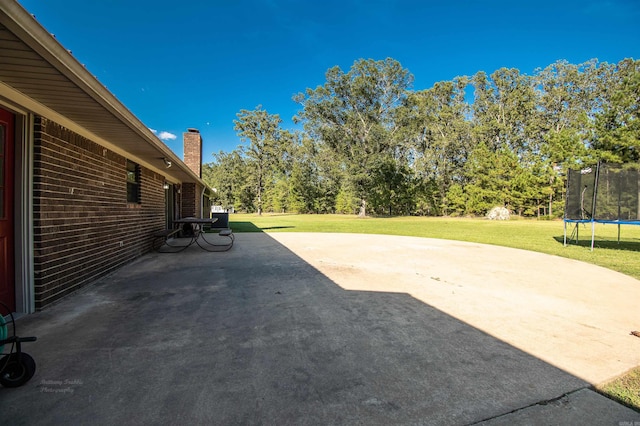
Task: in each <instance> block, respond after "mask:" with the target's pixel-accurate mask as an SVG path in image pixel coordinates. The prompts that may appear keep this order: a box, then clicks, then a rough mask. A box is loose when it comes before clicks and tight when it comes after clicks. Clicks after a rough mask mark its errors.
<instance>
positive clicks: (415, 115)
mask: <svg viewBox="0 0 640 426" xmlns="http://www.w3.org/2000/svg"><path fill="white" fill-rule="evenodd" d="M467 85H468V80H467V78H465V77H460V78H456V79H454V80H453V81H445V82H439V83H436V84H435V85H434V86H433V87H432V88H430V89H427V90H423V91H420V92H417V93H413V94H411V95H409V97H408V98H407V101H406V103H405V105H404V107H403V108H402V109H400V110H399V113H398V116H399V117H401V120H399V121H400V123H401V124H402V126H403V127H404V131H403V133H404V135H405V137H406V138H407V143H408V146H409V147H410V152H411V154H410V155H409V156H408V158H409V159H410V161H409V162H408V163H407V165H411V166H412V168H413V170H414V171H415V174H416V176H418V177H419V178H420V179H422V180H423V181H424V182H423V183H426V182H432V183H433V184H434V185H435V186H436V187H437V194H434V195H435V198H432V199H433V200H437V202H436V203H435V205H433V206H432V207H433V209H434V210H435V211H438V212H442V213H444V214H448V212H449V202H448V200H447V194H448V191H449V188H450V186H451V185H452V184H453V183H455V182H458V183H459V182H460V181H461V179H462V178H463V174H462V167H463V166H464V164H465V162H466V160H467V157H468V155H469V152H470V151H471V149H472V146H471V144H472V139H471V126H470V122H469V121H468V120H467V116H468V114H469V105H468V104H467V103H466V102H465V90H466V87H467ZM428 187H429V186H423V188H428Z"/></svg>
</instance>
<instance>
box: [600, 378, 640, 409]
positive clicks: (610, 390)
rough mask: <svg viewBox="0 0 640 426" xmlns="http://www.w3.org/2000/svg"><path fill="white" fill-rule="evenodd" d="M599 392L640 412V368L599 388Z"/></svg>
mask: <svg viewBox="0 0 640 426" xmlns="http://www.w3.org/2000/svg"><path fill="white" fill-rule="evenodd" d="M597 391H598V392H600V393H602V394H603V395H605V396H607V397H609V398H611V399H613V400H616V401H618V402H620V403H622V404H624V405H626V406H628V407H630V408H633V409H635V410H636V411H640V367H639V368H635V369H633V370H631V371H630V372H628V373H627V374H625V375H624V376H622V377H619V378H617V379H616V380H613V381H612V382H610V383H607V384H605V385H604V386H599V387H597Z"/></svg>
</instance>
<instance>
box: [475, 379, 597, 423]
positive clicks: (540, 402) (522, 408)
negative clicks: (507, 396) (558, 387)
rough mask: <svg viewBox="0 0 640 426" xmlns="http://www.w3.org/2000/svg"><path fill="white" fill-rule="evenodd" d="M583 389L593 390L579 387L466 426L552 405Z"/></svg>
mask: <svg viewBox="0 0 640 426" xmlns="http://www.w3.org/2000/svg"><path fill="white" fill-rule="evenodd" d="M584 389H588V390H593V387H592V386H590V385H588V386H584V387H581V388H578V389H574V390H572V391H569V392H566V393H563V394H562V395H560V396H558V397H555V398H551V399H544V400H542V401H538V402H534V403H533V404H529V405H526V406H524V407H520V408H516V409H515V410H511V411H509V412H507V413H502V414H499V415H497V416H493V417H487V418H486V419H482V420H479V421H477V422H473V423H469V424H468V425H467V426H473V425H478V424H480V423H483V422H488V421H490V420H494V419H499V418H500V417H504V416H508V415H510V414H514V413H517V412H519V411H522V410H526V409H527V408H531V407H535V406H536V405H548V404H552V403H554V402H556V401H559V400H561V399H562V398H565V397H567V396H570V395H573V394H574V393H577V392H580V391H582V390H584Z"/></svg>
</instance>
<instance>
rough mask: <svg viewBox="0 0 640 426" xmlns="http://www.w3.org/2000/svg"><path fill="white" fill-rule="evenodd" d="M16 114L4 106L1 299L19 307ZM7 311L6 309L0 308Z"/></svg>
mask: <svg viewBox="0 0 640 426" xmlns="http://www.w3.org/2000/svg"><path fill="white" fill-rule="evenodd" d="M13 135H14V116H13V114H11V113H10V112H9V111H6V110H4V109H2V108H0V302H2V303H4V304H5V305H7V306H9V308H10V309H11V311H15V309H16V303H15V302H16V301H15V283H14V266H13V256H14V254H13V145H14V140H13ZM0 312H2V314H3V315H4V314H6V312H4V309H2V310H0Z"/></svg>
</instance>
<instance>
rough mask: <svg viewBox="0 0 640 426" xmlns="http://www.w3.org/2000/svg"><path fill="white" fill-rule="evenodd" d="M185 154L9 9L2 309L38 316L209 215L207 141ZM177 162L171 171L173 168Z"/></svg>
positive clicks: (0, 115)
mask: <svg viewBox="0 0 640 426" xmlns="http://www.w3.org/2000/svg"><path fill="white" fill-rule="evenodd" d="M184 139H185V159H186V162H187V163H189V165H187V164H185V162H183V161H182V160H181V159H180V158H178V157H177V156H176V155H175V154H174V153H173V152H172V151H171V150H170V149H169V148H168V147H167V146H166V145H165V144H164V143H163V142H162V141H161V140H160V139H158V137H156V136H155V135H154V133H153V132H152V131H151V130H149V129H148V128H147V127H146V126H145V125H144V124H143V123H142V122H141V121H140V120H139V119H138V118H136V117H135V116H134V115H133V114H132V113H131V112H130V111H129V110H128V109H127V108H126V107H125V106H124V105H123V104H122V103H121V102H120V101H118V99H116V98H115V97H114V96H113V95H112V94H111V93H110V92H109V91H108V90H107V89H106V88H105V87H104V86H103V85H102V84H101V83H100V82H98V81H97V80H96V78H95V77H93V75H92V74H91V73H90V72H89V71H87V70H86V69H85V68H84V66H83V65H82V64H80V63H79V62H78V61H77V60H76V59H75V58H74V57H73V56H72V55H71V53H70V52H68V51H67V50H66V49H65V48H64V47H63V46H62V45H60V43H59V42H57V41H56V39H55V38H54V37H53V36H51V35H50V34H49V33H48V32H47V31H46V30H45V29H44V28H43V27H42V26H41V25H40V24H39V23H38V22H37V21H36V20H35V19H34V18H33V17H32V16H31V15H30V14H29V13H28V12H27V11H26V10H25V9H24V8H23V7H22V6H20V5H19V4H18V3H16V2H14V1H11V0H10V1H2V2H0V301H2V302H4V303H6V304H8V305H10V306H11V307H12V308H13V309H14V310H15V312H23V313H30V312H34V311H35V310H37V309H41V308H43V307H45V306H46V305H48V304H50V303H52V302H54V301H56V300H58V299H60V298H61V297H64V296H65V295H67V294H69V293H71V292H73V291H75V290H77V289H79V288H80V287H82V286H84V285H86V284H89V283H91V282H93V281H95V280H96V279H97V278H99V277H101V276H103V275H105V274H107V273H109V272H110V271H113V270H114V269H116V268H118V267H119V266H121V265H123V264H125V263H127V262H130V261H131V260H133V259H135V258H136V257H138V256H140V255H142V254H144V253H146V252H148V251H150V250H151V248H152V242H153V241H152V240H153V233H154V232H156V231H158V230H161V229H165V228H166V227H170V226H171V225H172V223H171V222H172V220H173V219H175V218H178V217H188V216H196V217H201V215H202V213H203V212H208V198H207V197H208V190H209V189H208V188H207V187H206V185H205V184H204V182H203V181H202V179H201V175H200V167H201V164H200V163H201V159H202V139H201V138H200V134H199V133H198V131H197V130H195V129H189V131H188V132H186V133H185V135H184ZM169 165H170V166H169Z"/></svg>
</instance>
